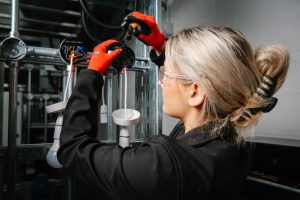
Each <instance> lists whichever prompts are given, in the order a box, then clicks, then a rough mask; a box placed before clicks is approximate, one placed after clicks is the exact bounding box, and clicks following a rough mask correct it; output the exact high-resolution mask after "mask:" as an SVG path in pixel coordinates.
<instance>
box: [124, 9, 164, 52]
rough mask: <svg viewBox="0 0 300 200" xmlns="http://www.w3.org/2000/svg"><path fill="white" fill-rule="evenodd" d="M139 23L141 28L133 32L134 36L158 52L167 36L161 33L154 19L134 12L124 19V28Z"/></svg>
mask: <svg viewBox="0 0 300 200" xmlns="http://www.w3.org/2000/svg"><path fill="white" fill-rule="evenodd" d="M133 22H135V23H138V24H139V26H140V29H139V28H136V29H134V30H133V34H134V35H135V36H136V37H137V38H138V39H139V40H141V41H142V42H143V43H145V44H146V45H148V46H151V47H152V48H153V49H155V50H158V49H160V48H161V47H162V45H163V44H164V42H165V36H164V35H163V34H162V33H161V32H160V30H159V28H158V26H157V24H156V22H155V20H154V18H153V17H152V16H148V15H144V14H142V13H139V12H137V11H134V12H132V13H130V14H129V15H127V16H126V17H125V18H124V22H123V24H122V26H129V24H130V23H133Z"/></svg>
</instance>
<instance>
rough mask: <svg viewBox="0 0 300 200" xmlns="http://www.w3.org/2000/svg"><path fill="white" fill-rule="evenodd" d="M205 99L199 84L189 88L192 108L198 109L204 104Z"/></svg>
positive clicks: (189, 100)
mask: <svg viewBox="0 0 300 200" xmlns="http://www.w3.org/2000/svg"><path fill="white" fill-rule="evenodd" d="M204 99H205V93H204V91H203V90H202V88H201V87H200V86H199V84H198V83H195V82H194V83H192V84H191V85H190V87H189V99H188V103H189V105H190V106H195V107H198V106H200V105H201V104H203V102H204Z"/></svg>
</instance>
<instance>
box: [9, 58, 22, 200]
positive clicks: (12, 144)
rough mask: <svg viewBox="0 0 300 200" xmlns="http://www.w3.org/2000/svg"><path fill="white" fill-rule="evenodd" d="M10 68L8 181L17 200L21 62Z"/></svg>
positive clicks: (13, 198)
mask: <svg viewBox="0 0 300 200" xmlns="http://www.w3.org/2000/svg"><path fill="white" fill-rule="evenodd" d="M10 65H11V66H10V68H9V117H8V119H9V121H8V154H7V156H8V157H7V161H8V176H7V177H8V180H7V194H8V199H9V200H16V164H17V163H16V127H17V85H18V68H19V66H20V62H19V61H15V62H11V63H10Z"/></svg>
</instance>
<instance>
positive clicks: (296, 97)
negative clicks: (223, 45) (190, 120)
mask: <svg viewBox="0 0 300 200" xmlns="http://www.w3.org/2000/svg"><path fill="white" fill-rule="evenodd" d="M170 13H171V14H170V15H171V17H170V21H171V22H172V23H173V24H174V33H175V34H176V33H177V32H179V31H180V30H181V29H183V28H185V27H190V26H194V25H198V24H200V25H226V26H231V27H234V28H237V29H238V30H240V31H241V32H242V33H243V34H244V35H245V36H246V38H247V39H248V40H249V42H250V43H251V44H252V47H253V48H257V47H259V46H261V45H265V44H274V43H282V44H284V45H286V46H288V48H289V51H290V56H291V60H290V70H289V73H288V75H287V79H286V82H285V84H284V85H283V87H282V88H281V90H280V91H279V92H278V93H277V94H275V96H276V97H278V99H279V101H278V104H277V106H276V107H275V108H274V110H272V111H271V112H270V113H268V114H264V116H263V119H262V120H261V121H260V122H259V124H258V127H257V130H256V135H259V136H272V137H284V138H298V139H300V119H299V117H298V113H299V111H300V66H299V65H300V38H299V36H300V1H299V0H284V1H283V0H251V1H246V0H185V1H183V0H174V1H173V3H172V5H171V7H170ZM176 122H177V120H176V119H171V118H169V117H167V116H164V120H163V130H164V131H163V132H164V133H169V132H170V131H171V130H172V127H173V126H174V124H175V123H176Z"/></svg>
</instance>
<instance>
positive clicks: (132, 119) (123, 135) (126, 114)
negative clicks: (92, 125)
mask: <svg viewBox="0 0 300 200" xmlns="http://www.w3.org/2000/svg"><path fill="white" fill-rule="evenodd" d="M140 115H141V114H140V113H139V111H137V110H133V109H119V110H115V111H114V112H113V113H112V117H113V121H114V123H115V124H117V125H120V126H121V130H120V135H119V145H120V146H121V147H123V148H124V147H127V146H129V144H130V135H129V131H128V127H129V126H130V125H134V124H136V123H137V122H138V121H139V119H140Z"/></svg>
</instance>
